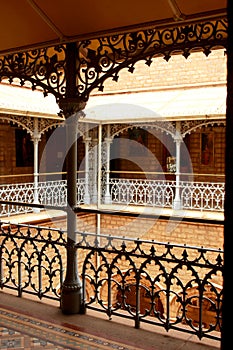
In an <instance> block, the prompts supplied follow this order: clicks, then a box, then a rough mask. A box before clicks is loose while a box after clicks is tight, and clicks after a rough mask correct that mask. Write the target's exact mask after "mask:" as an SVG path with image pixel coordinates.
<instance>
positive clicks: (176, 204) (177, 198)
mask: <svg viewBox="0 0 233 350" xmlns="http://www.w3.org/2000/svg"><path fill="white" fill-rule="evenodd" d="M180 128H181V124H180V122H176V135H175V138H174V140H175V144H176V173H175V174H176V187H175V198H174V202H173V209H175V210H179V209H181V198H180V145H181V142H182V137H181V134H180Z"/></svg>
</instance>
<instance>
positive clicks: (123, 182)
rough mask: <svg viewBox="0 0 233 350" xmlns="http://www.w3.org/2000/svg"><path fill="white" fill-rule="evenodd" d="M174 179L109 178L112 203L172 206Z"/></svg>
mask: <svg viewBox="0 0 233 350" xmlns="http://www.w3.org/2000/svg"><path fill="white" fill-rule="evenodd" d="M174 186H175V182H174V181H166V180H132V179H111V180H110V188H111V190H110V193H111V199H112V203H117V204H127V205H128V204H133V205H147V206H152V207H168V208H170V207H172V204H173V199H174Z"/></svg>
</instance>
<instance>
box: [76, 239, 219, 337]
mask: <svg viewBox="0 0 233 350" xmlns="http://www.w3.org/2000/svg"><path fill="white" fill-rule="evenodd" d="M80 237H81V239H80V242H79V243H78V244H77V248H78V250H81V251H82V253H83V250H86V254H85V255H86V256H85V258H84V261H83V269H82V280H83V282H84V283H83V295H86V297H85V298H84V304H85V308H89V309H94V310H98V311H101V312H104V313H106V314H107V315H108V316H109V318H111V317H112V316H114V315H116V316H121V317H125V318H130V319H133V320H134V322H135V327H136V328H139V326H140V322H145V323H150V324H154V325H157V326H162V327H164V328H165V329H166V330H167V331H168V330H169V329H175V330H179V331H183V332H187V333H192V334H196V335H197V336H198V337H199V338H200V339H201V338H202V337H207V338H212V339H218V340H219V339H220V331H221V309H222V269H223V251H222V250H220V249H219V250H218V249H208V248H201V247H192V246H184V245H178V244H170V243H160V242H155V241H142V240H139V239H138V240H133V239H126V238H125V239H122V238H120V237H113V236H106V235H98V236H96V235H95V234H92V235H91V234H86V233H80Z"/></svg>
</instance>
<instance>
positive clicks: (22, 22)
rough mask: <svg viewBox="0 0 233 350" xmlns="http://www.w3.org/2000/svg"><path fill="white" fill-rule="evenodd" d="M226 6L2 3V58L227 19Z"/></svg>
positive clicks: (218, 2) (215, 2) (194, 1)
mask: <svg viewBox="0 0 233 350" xmlns="http://www.w3.org/2000/svg"><path fill="white" fill-rule="evenodd" d="M226 8H227V0H144V1H141V0H127V1H126V0H118V1H117V2H113V1H109V0H98V1H96V0H85V1H80V0H66V1H64V0H49V1H48V0H20V1H19V0H10V1H2V2H1V21H0V54H8V53H11V52H17V51H22V50H27V49H32V48H35V47H43V46H48V45H54V44H57V43H61V42H69V41H76V40H77V41H78V40H82V39H87V38H94V37H98V36H101V35H106V34H113V33H119V32H121V33H122V32H126V31H131V30H137V29H139V28H146V27H152V26H153V27H155V26H158V27H160V26H168V25H174V24H176V23H177V22H178V23H179V22H180V23H182V22H186V23H188V22H193V21H196V20H200V19H206V18H216V17H219V16H222V15H226V11H227V10H226Z"/></svg>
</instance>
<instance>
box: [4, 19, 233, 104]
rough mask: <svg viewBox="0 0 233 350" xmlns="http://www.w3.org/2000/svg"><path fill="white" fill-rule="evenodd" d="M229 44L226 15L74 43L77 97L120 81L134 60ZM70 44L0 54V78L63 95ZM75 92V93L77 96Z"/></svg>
mask: <svg viewBox="0 0 233 350" xmlns="http://www.w3.org/2000/svg"><path fill="white" fill-rule="evenodd" d="M226 46H227V19H226V16H225V17H223V18H218V19H216V18H213V19H209V20H205V21H202V22H200V23H193V24H183V25H178V24H177V26H173V27H170V28H169V27H166V28H162V27H161V28H150V29H144V30H138V31H135V32H130V33H125V34H118V35H117V34H116V35H111V36H105V37H100V38H95V39H90V40H85V41H80V42H78V43H77V44H76V54H75V56H74V57H75V66H76V72H73V73H74V74H76V79H75V80H76V82H78V83H77V85H76V87H75V89H76V91H75V92H74V95H75V96H76V97H78V98H79V100H82V101H87V100H88V98H89V95H90V92H91V91H92V90H93V89H95V88H98V89H99V90H100V91H102V90H103V88H104V81H105V80H106V79H107V78H112V79H113V80H114V81H117V80H118V78H119V72H120V70H121V69H123V68H127V69H128V71H129V72H131V73H133V71H134V69H135V67H134V66H135V63H136V62H138V61H139V60H145V64H147V65H148V66H150V65H151V63H152V59H153V57H156V56H162V57H164V58H165V60H167V61H168V60H169V58H170V57H171V55H172V54H177V53H179V54H182V55H183V56H184V57H186V58H187V57H188V56H189V55H190V53H191V52H192V51H196V50H201V51H203V52H204V53H205V54H206V55H208V54H209V53H210V52H211V50H212V49H214V48H216V47H217V48H220V47H221V48H224V47H226ZM68 56H69V45H58V46H55V47H48V48H41V49H40V48H38V49H35V50H33V51H28V52H19V53H14V54H10V55H6V56H2V57H0V80H2V79H8V81H9V82H10V83H12V82H13V81H14V79H19V81H20V84H21V85H24V84H25V82H30V83H31V87H32V89H36V88H37V87H40V88H42V89H43V91H44V94H45V95H46V94H48V93H52V94H54V95H55V97H56V99H57V101H58V102H59V101H61V100H62V99H63V98H64V97H65V96H66V93H67V86H66V83H67V80H68V78H67V77H68V70H69V68H67V62H68V60H69V57H68ZM73 97H74V96H73Z"/></svg>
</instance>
